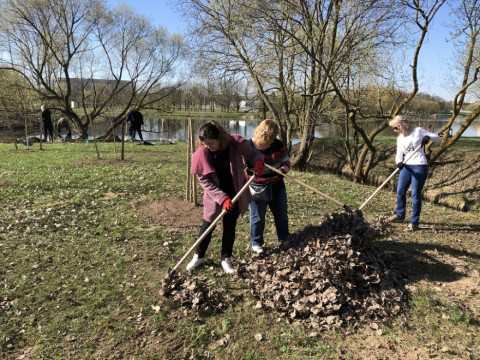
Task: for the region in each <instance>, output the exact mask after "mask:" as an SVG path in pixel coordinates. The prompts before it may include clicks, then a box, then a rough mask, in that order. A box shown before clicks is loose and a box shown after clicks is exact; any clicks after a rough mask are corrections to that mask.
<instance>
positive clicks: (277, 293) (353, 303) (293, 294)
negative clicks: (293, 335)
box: [239, 212, 405, 330]
mask: <svg viewBox="0 0 480 360" xmlns="http://www.w3.org/2000/svg"><path fill="white" fill-rule="evenodd" d="M383 231H384V226H383V227H382V224H380V226H378V224H377V226H375V225H371V224H368V223H367V222H366V221H365V220H364V218H363V217H362V215H361V214H360V213H359V212H356V213H347V212H343V213H333V214H331V215H327V216H326V219H325V220H324V221H323V222H322V223H321V224H320V225H319V226H313V225H310V226H307V227H306V228H305V229H304V230H302V231H300V232H298V233H295V234H292V235H291V237H290V238H289V242H288V244H284V245H282V247H280V248H276V249H272V250H270V251H266V252H265V253H264V255H263V256H261V257H257V258H253V259H252V260H251V261H249V262H248V263H246V264H245V266H243V272H242V273H241V274H239V275H240V276H241V277H243V278H244V279H245V280H246V281H247V282H248V284H249V288H250V293H251V294H252V295H253V296H254V297H255V298H256V299H258V302H257V305H256V307H257V308H262V309H265V310H274V311H278V312H281V313H283V314H284V315H285V316H286V318H287V319H289V321H291V322H301V323H302V324H304V325H305V326H307V327H310V328H312V329H314V330H328V329H331V328H334V327H340V326H342V325H346V324H347V323H353V322H355V323H356V322H358V321H360V322H366V323H369V322H371V321H375V320H377V319H381V318H386V317H389V316H392V315H397V314H399V313H400V310H401V304H402V302H403V301H404V300H405V293H404V284H403V281H402V278H401V276H400V273H399V272H397V271H395V270H394V269H392V268H391V267H390V266H389V265H388V261H387V259H386V256H385V255H382V254H381V253H380V251H379V250H377V248H376V247H375V246H374V245H373V244H372V242H371V240H372V239H374V238H375V237H378V236H379V235H380V234H381V232H383Z"/></svg>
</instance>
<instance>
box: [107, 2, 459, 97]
mask: <svg viewBox="0 0 480 360" xmlns="http://www.w3.org/2000/svg"><path fill="white" fill-rule="evenodd" d="M122 2H123V3H125V4H127V5H129V6H131V7H132V8H133V9H135V11H136V12H137V13H139V14H142V15H145V16H147V17H148V18H150V19H151V20H152V22H153V23H154V24H155V25H157V26H158V25H163V26H165V27H166V28H167V30H168V32H170V33H171V34H182V33H184V32H185V30H186V24H185V22H184V20H183V19H182V18H181V16H180V15H179V14H178V13H177V12H176V10H174V4H175V0H108V3H109V4H110V5H111V6H115V5H117V4H120V3H122ZM448 16H449V9H448V7H447V6H444V7H443V9H441V10H440V11H439V13H438V14H437V17H436V19H435V21H434V23H433V27H432V29H431V30H432V32H431V34H430V35H429V36H428V37H427V39H426V42H425V44H424V48H423V49H422V51H421V53H420V64H419V71H418V73H419V85H420V89H419V91H420V92H423V93H427V94H430V95H437V96H440V97H442V98H443V99H445V100H447V101H451V100H453V96H454V89H451V88H450V86H448V85H447V81H446V80H445V78H446V77H448V75H450V74H449V72H448V70H447V63H448V62H449V61H451V58H452V56H453V55H454V49H453V44H452V43H451V42H448V41H446V39H447V38H448V36H449V29H448V27H447V26H446V25H445V24H446V23H447V19H448Z"/></svg>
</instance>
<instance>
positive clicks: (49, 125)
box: [43, 122, 53, 141]
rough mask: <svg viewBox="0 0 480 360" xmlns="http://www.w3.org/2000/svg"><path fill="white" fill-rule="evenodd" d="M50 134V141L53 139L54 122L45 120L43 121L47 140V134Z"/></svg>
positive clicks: (44, 136)
mask: <svg viewBox="0 0 480 360" xmlns="http://www.w3.org/2000/svg"><path fill="white" fill-rule="evenodd" d="M48 133H49V134H50V141H53V123H52V122H44V123H43V139H44V140H45V141H47V134H48Z"/></svg>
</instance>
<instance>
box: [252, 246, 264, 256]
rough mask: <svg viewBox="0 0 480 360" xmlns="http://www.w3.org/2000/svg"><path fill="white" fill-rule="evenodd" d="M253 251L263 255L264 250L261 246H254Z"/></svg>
mask: <svg viewBox="0 0 480 360" xmlns="http://www.w3.org/2000/svg"><path fill="white" fill-rule="evenodd" d="M252 251H253V252H254V253H257V254H261V253H263V248H262V247H261V246H260V245H252Z"/></svg>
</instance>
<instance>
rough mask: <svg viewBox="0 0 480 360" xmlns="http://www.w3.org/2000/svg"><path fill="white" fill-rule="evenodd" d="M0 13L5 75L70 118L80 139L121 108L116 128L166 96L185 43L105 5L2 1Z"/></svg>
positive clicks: (92, 0) (97, 0)
mask: <svg viewBox="0 0 480 360" xmlns="http://www.w3.org/2000/svg"><path fill="white" fill-rule="evenodd" d="M1 6H2V19H1V20H0V45H1V47H2V49H1V50H2V51H3V56H2V58H0V64H1V67H2V68H4V69H9V70H11V71H15V72H17V73H19V74H21V75H22V76H23V77H24V79H25V80H26V81H27V82H28V83H29V86H30V88H31V89H32V90H35V91H36V92H37V93H38V94H39V96H40V98H41V99H43V101H44V102H47V103H48V104H49V107H50V108H52V109H56V110H58V111H60V112H61V113H62V114H63V116H65V117H68V118H70V120H71V121H73V123H74V127H75V130H76V132H77V133H78V134H79V137H80V138H85V137H87V136H88V128H89V126H90V124H91V123H92V121H94V120H95V119H97V118H98V117H101V116H102V115H105V114H106V112H107V111H109V110H110V109H111V108H112V107H118V109H117V111H116V112H115V113H116V116H115V118H114V119H113V121H112V124H113V126H115V125H117V124H119V123H121V122H122V121H124V117H125V113H126V112H127V111H128V109H129V107H131V106H132V105H133V106H135V107H137V108H145V107H149V106H152V105H153V104H155V103H157V102H158V101H160V100H161V99H162V98H164V97H165V96H166V95H168V93H165V91H162V89H163V87H165V85H166V84H167V83H168V82H172V79H173V76H174V70H175V65H176V64H177V62H178V61H179V60H180V58H181V56H182V53H183V41H182V38H181V37H179V36H171V35H170V34H168V32H167V31H166V30H165V29H164V28H163V27H159V28H153V27H152V25H151V24H150V22H149V21H148V20H147V19H146V18H145V17H142V16H139V15H137V14H135V13H134V12H133V11H132V9H131V8H129V7H127V6H121V7H117V8H114V9H113V10H109V9H108V8H107V7H106V2H105V1H102V0H48V1H46V0H3V1H2V2H1ZM168 85H172V84H168ZM173 88H174V87H172V89H173ZM76 103H78V104H80V107H79V108H77V107H76V106H74V104H76Z"/></svg>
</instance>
